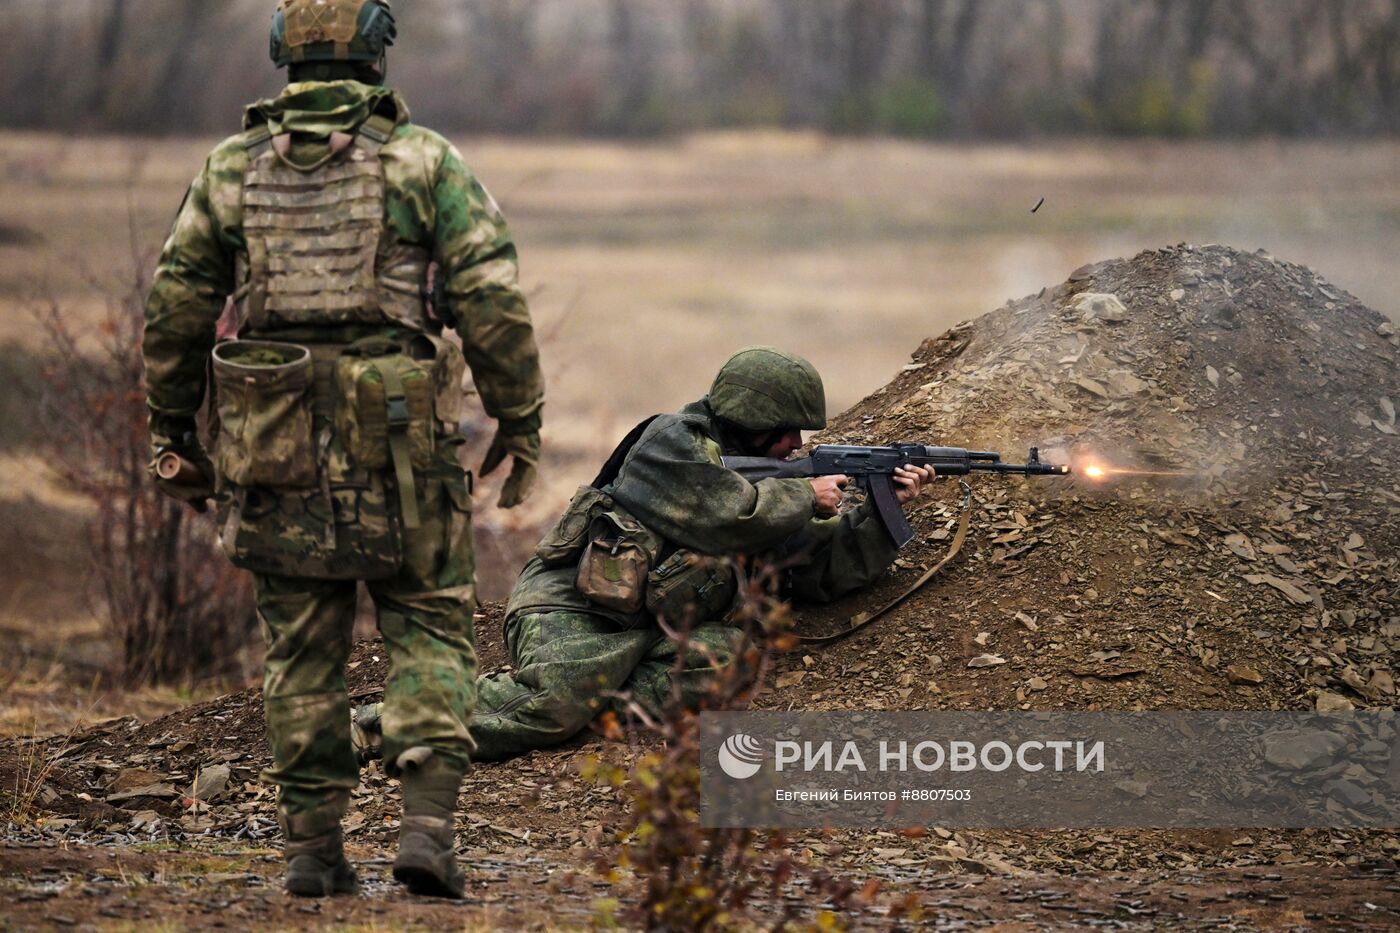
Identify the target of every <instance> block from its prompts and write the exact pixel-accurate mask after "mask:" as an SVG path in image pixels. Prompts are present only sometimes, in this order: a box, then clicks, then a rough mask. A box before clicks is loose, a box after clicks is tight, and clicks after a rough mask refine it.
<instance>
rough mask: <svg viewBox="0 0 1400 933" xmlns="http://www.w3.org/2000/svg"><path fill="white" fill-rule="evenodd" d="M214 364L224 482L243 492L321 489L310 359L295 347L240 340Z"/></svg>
mask: <svg viewBox="0 0 1400 933" xmlns="http://www.w3.org/2000/svg"><path fill="white" fill-rule="evenodd" d="M213 360H214V362H213V370H214V384H215V393H216V395H217V398H218V422H219V433H218V440H217V441H216V443H215V448H214V466H215V469H216V470H217V471H218V472H219V474H220V475H221V476H223V477H224V478H225V479H226V480H227V481H228V482H230V483H233V484H234V485H237V486H268V487H279V488H287V487H290V488H299V487H307V486H314V485H315V484H316V467H317V457H316V447H315V443H314V439H313V437H312V431H311V387H312V382H313V370H312V363H311V351H310V350H308V349H307V348H306V347H302V346H298V345H296V344H292V343H275V342H272V341H259V340H233V341H229V342H226V343H221V344H218V345H217V346H215V347H214V354H213Z"/></svg>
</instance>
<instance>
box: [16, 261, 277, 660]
mask: <svg viewBox="0 0 1400 933" xmlns="http://www.w3.org/2000/svg"><path fill="white" fill-rule="evenodd" d="M137 266H138V268H139V264H137ZM148 284H149V282H148V279H147V276H146V275H145V274H144V273H141V272H139V271H138V272H137V273H136V274H135V275H134V276H133V280H132V282H131V285H130V288H129V289H128V290H127V291H126V293H125V294H123V295H120V296H114V297H111V298H109V300H108V302H107V307H106V311H105V313H104V315H103V316H102V318H101V320H100V322H99V323H98V325H97V326H96V327H94V328H92V329H91V330H90V331H89V330H88V329H81V330H80V329H78V328H77V327H76V326H75V325H74V323H73V320H72V317H71V316H70V315H67V314H65V313H64V311H63V310H62V309H61V308H60V307H59V306H58V305H57V303H53V302H51V303H50V304H49V305H48V306H47V307H46V308H44V309H41V310H39V311H38V312H37V314H36V316H37V319H38V322H39V324H40V326H41V327H42V329H43V331H44V334H45V337H46V342H47V344H48V346H49V347H50V348H51V352H52V356H51V361H50V363H49V365H48V366H47V367H46V368H45V369H44V374H43V375H44V378H43V384H42V386H41V397H40V416H41V420H42V428H41V432H40V433H41V436H42V439H43V446H44V452H45V455H46V459H47V462H48V465H49V467H50V468H51V469H52V470H53V472H54V473H55V474H56V475H57V477H58V478H59V479H60V480H61V481H62V482H63V484H64V485H66V486H67V487H68V488H70V489H72V490H73V491H75V492H77V493H78V494H79V495H81V496H82V497H84V498H85V499H87V500H88V502H90V503H91V505H92V509H93V512H92V517H91V519H90V521H89V527H88V546H89V551H88V554H87V557H88V562H89V565H90V571H91V573H90V576H89V577H88V581H89V584H90V586H91V594H92V596H93V597H94V601H95V602H97V603H98V604H99V606H100V612H101V613H102V614H103V616H104V618H105V620H106V622H107V625H108V628H109V631H110V633H111V635H112V637H113V639H114V640H115V641H116V642H117V644H118V645H119V647H120V654H119V658H118V662H117V663H118V665H119V667H118V669H117V671H116V672H115V673H116V674H117V675H118V676H119V678H120V679H121V681H122V682H123V683H124V684H126V685H128V686H136V685H140V684H147V683H167V684H170V683H174V684H182V683H188V682H191V681H193V680H197V679H203V678H208V677H211V676H212V677H223V676H229V675H234V674H239V673H241V672H242V671H241V668H242V666H243V660H242V659H243V657H244V652H245V649H246V647H247V645H248V642H249V637H250V635H251V634H252V633H253V630H254V628H255V626H256V616H255V614H254V612H253V608H252V598H251V591H250V588H249V586H248V581H247V579H246V576H245V575H244V574H242V573H241V572H240V571H238V570H236V569H234V568H233V567H232V566H231V565H230V564H229V563H228V561H227V560H225V559H224V557H223V555H222V553H221V552H220V550H219V547H218V543H217V540H216V534H215V527H214V523H213V521H212V519H211V518H208V517H205V516H198V515H196V514H195V513H193V512H192V511H190V510H189V508H188V507H187V506H185V505H183V504H181V503H179V502H176V501H174V500H172V499H168V498H166V497H165V496H163V495H161V494H160V493H158V492H157V491H156V487H155V485H154V483H152V482H151V479H150V477H149V475H148V474H147V462H148V461H149V459H150V448H149V439H148V435H147V431H146V405H145V398H146V392H145V388H144V385H143V381H142V365H141V333H142V323H143V318H142V299H143V296H144V295H145V294H146V291H147V286H148Z"/></svg>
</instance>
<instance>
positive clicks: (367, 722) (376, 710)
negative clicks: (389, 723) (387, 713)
mask: <svg viewBox="0 0 1400 933" xmlns="http://www.w3.org/2000/svg"><path fill="white" fill-rule="evenodd" d="M383 710H384V704H383V703H365V704H363V705H361V706H356V707H355V708H353V709H352V710H350V745H351V747H352V748H354V749H355V757H356V758H358V759H360V764H362V765H364V764H368V763H369V762H371V761H374V760H376V759H378V758H382V757H384V720H383Z"/></svg>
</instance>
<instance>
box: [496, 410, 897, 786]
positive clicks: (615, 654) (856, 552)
mask: <svg viewBox="0 0 1400 933" xmlns="http://www.w3.org/2000/svg"><path fill="white" fill-rule="evenodd" d="M745 453H751V452H750V451H745V450H744V449H743V448H742V447H741V446H740V444H739V442H738V440H737V438H736V437H735V433H734V431H733V430H732V429H731V428H730V426H729V425H727V424H725V423H724V422H723V421H721V420H719V419H717V418H716V417H715V414H714V411H713V409H712V407H711V400H710V398H704V399H701V400H700V401H698V402H695V403H693V404H690V405H687V406H686V407H685V408H683V409H681V410H680V411H679V412H677V413H675V414H672V415H663V416H662V417H660V418H658V419H656V420H655V421H653V422H652V423H651V425H650V426H648V428H647V429H646V431H645V432H644V433H643V434H642V436H641V438H640V439H639V440H638V442H637V443H636V445H635V446H634V447H633V448H632V450H631V452H630V453H629V454H628V455H627V458H626V460H625V461H624V464H623V466H622V469H621V472H620V473H619V475H618V477H617V479H616V480H615V481H614V482H613V483H612V484H611V485H610V486H609V487H608V488H607V489H606V490H605V491H607V492H609V493H611V495H612V497H613V498H614V499H615V500H616V501H617V502H618V503H620V504H622V505H623V506H624V507H625V508H626V509H627V510H628V511H629V512H630V513H631V514H632V515H634V516H636V518H637V519H639V520H640V521H641V522H642V523H643V524H644V525H645V526H646V527H647V528H649V529H651V530H652V531H654V532H655V533H657V534H658V535H660V536H661V537H662V538H663V539H665V541H666V542H667V548H686V549H690V550H693V551H695V552H698V553H700V554H709V555H738V554H765V555H769V556H771V557H772V558H774V559H775V560H779V561H782V562H783V563H785V564H786V563H790V564H791V570H790V572H789V574H788V577H787V591H788V595H790V596H791V597H792V598H793V599H795V600H798V601H808V602H826V601H830V600H833V599H837V598H839V597H841V596H843V595H845V594H847V593H850V592H852V591H854V590H857V589H860V588H862V587H864V586H867V585H869V584H870V583H871V582H872V581H874V580H875V578H876V577H878V576H879V575H880V573H882V572H883V571H884V569H885V568H886V567H887V566H889V564H890V562H891V561H893V560H894V557H895V554H896V552H897V550H898V549H897V548H896V547H895V545H894V542H893V541H892V540H891V538H890V536H889V533H888V532H886V531H885V529H884V526H883V525H882V524H881V523H880V521H879V518H878V516H876V515H875V513H874V511H873V507H872V505H871V504H870V503H869V502H866V503H863V504H862V505H860V506H859V507H857V508H855V509H852V510H850V511H848V512H846V513H845V514H844V515H841V516H839V517H835V518H817V517H815V504H816V499H815V496H814V494H813V491H812V486H811V484H810V483H809V482H808V481H807V480H805V479H779V480H772V479H770V480H764V481H762V482H759V483H756V484H751V483H749V482H748V481H747V480H745V479H744V478H743V477H741V476H739V474H737V473H734V472H733V471H730V470H726V469H725V468H724V467H723V466H721V465H720V457H722V456H731V455H743V454H745ZM663 553H664V551H663ZM576 572H577V568H576V567H574V566H563V567H549V566H546V564H545V562H544V561H542V560H541V559H540V558H539V557H538V556H537V557H535V558H533V559H532V560H531V561H530V562H529V563H528V564H526V566H525V569H524V571H523V572H522V573H521V575H520V579H519V580H518V581H517V583H516V585H515V589H514V591H513V592H512V593H511V597H510V604H509V607H508V609H507V616H506V623H505V636H506V644H507V646H508V647H509V648H510V653H511V657H512V658H513V659H514V660H515V663H516V668H517V669H516V672H515V674H514V675H513V676H512V675H498V676H495V677H483V678H481V680H479V681H478V683H477V691H478V693H479V694H480V699H479V705H478V707H477V714H476V718H475V719H474V720H473V721H472V725H471V731H472V738H473V739H474V740H475V742H476V745H477V752H476V757H477V759H478V760H482V761H492V760H499V759H503V758H510V757H512V756H515V755H519V754H522V753H524V752H526V751H528V750H530V749H532V748H539V747H541V746H545V745H551V744H555V743H558V742H562V741H564V740H565V739H567V738H568V737H569V736H571V735H573V734H574V733H576V732H578V731H579V730H580V729H582V728H583V727H584V726H586V725H587V724H588V722H589V721H590V720H591V719H592V718H593V717H594V716H595V715H596V714H597V713H598V711H599V710H600V709H602V708H603V707H604V706H605V701H603V700H600V693H601V692H602V691H605V690H619V689H620V690H626V691H630V692H631V693H632V694H633V696H634V697H635V698H636V699H638V700H639V701H641V702H642V703H644V704H646V705H648V706H649V707H651V708H652V709H662V708H664V707H665V705H666V704H667V703H668V702H669V700H670V696H671V674H672V669H673V667H674V664H675V660H676V645H675V643H674V642H672V641H671V639H669V638H667V637H666V636H664V635H663V634H662V633H661V631H660V629H659V628H658V627H657V626H656V624H655V621H654V620H653V619H651V618H650V617H648V616H647V615H646V614H645V612H643V613H642V614H640V615H628V614H625V613H621V612H616V611H612V610H608V609H604V608H602V607H600V606H598V605H596V604H594V603H591V602H590V601H589V600H588V599H586V598H585V597H584V596H583V595H582V594H580V593H579V592H578V590H577V589H576V587H575V585H574V578H575V575H576ZM697 623H698V624H696V625H695V626H694V627H693V629H692V631H691V636H690V637H691V640H692V642H693V646H692V648H691V650H690V653H689V654H688V656H687V660H686V666H685V669H684V673H683V675H682V676H683V677H684V682H683V683H682V684H680V685H679V686H680V691H679V692H680V697H681V700H682V702H687V703H688V702H691V701H693V700H695V699H696V698H697V697H698V696H699V695H701V694H702V693H703V691H704V689H705V685H706V682H707V680H708V678H709V677H710V676H711V667H710V661H709V660H708V659H707V658H706V657H705V652H704V651H703V649H708V651H709V652H710V653H712V654H713V656H714V659H715V661H716V662H717V663H718V664H719V665H721V666H723V665H728V664H731V663H733V662H734V661H735V659H736V657H737V656H738V654H739V653H740V649H741V636H742V633H741V632H740V630H739V629H737V628H734V627H732V626H730V625H728V624H726V623H725V622H724V621H723V620H721V619H701V620H697Z"/></svg>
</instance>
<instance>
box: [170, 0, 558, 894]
mask: <svg viewBox="0 0 1400 933" xmlns="http://www.w3.org/2000/svg"><path fill="white" fill-rule="evenodd" d="M394 36H395V25H394V18H393V15H392V13H391V11H390V8H389V3H388V2H387V0H281V2H280V3H279V4H278V8H277V10H276V12H275V14H274V17H273V25H272V57H273V60H274V61H275V62H276V63H277V65H278V67H283V66H286V67H288V69H289V78H290V83H289V84H288V86H287V88H286V90H285V91H283V92H282V94H281V95H280V96H278V97H277V98H276V99H274V100H267V101H262V102H260V103H257V104H254V105H253V106H251V107H249V108H248V110H247V112H246V115H245V117H244V132H243V133H241V134H240V135H238V136H234V137H233V138H231V139H229V140H227V141H226V142H224V143H222V144H220V145H219V146H218V147H217V148H216V149H215V150H214V151H213V153H212V154H211V155H210V156H209V159H208V161H207V162H206V163H205V165H204V169H203V171H202V172H201V173H200V175H199V177H198V178H196V179H195V181H194V183H193V185H192V186H191V188H190V190H189V193H188V194H187V195H186V197H185V202H184V204H183V205H182V206H181V208H180V212H179V215H178V216H177V217H176V220H175V225H174V228H173V230H172V231H171V234H170V238H169V240H168V241H167V243H166V245H165V249H164V252H163V254H162V256H161V262H160V266H159V268H158V270H157V272H156V277H155V282H154V284H153V286H152V289H151V294H150V298H149V300H148V302H147V305H146V329H145V342H144V353H145V362H146V380H147V386H148V391H149V399H148V404H149V407H150V428H151V435H152V441H153V443H154V445H155V453H156V460H155V462H154V466H155V467H156V468H157V469H156V471H155V472H156V474H157V477H156V481H157V483H159V484H160V487H161V489H162V490H163V491H165V492H167V493H169V494H170V495H173V496H176V497H178V498H180V499H183V500H186V501H188V502H190V503H191V504H193V505H194V506H195V507H196V508H199V509H200V510H203V507H204V504H205V501H206V500H207V499H209V498H210V497H213V498H214V499H215V501H216V503H217V507H218V517H219V527H220V542H221V544H222V546H223V548H224V550H225V551H226V552H227V553H228V555H229V556H230V557H231V558H232V560H233V561H234V563H235V564H237V565H238V566H240V567H245V568H247V569H249V570H251V571H253V574H254V586H255V591H256V596H257V604H258V613H259V616H260V618H261V620H262V623H263V627H264V630H265V632H266V635H267V640H268V650H267V662H266V677H265V682H264V709H265V713H266V717H267V731H268V739H269V741H270V743H271V746H272V755H273V766H272V767H271V768H270V769H269V770H268V771H267V772H266V775H265V777H266V778H267V779H268V780H270V781H271V782H273V783H275V784H276V785H277V787H278V791H279V793H278V801H277V812H278V819H279V822H280V823H281V827H282V832H283V836H284V838H285V840H286V854H287V859H288V868H287V876H286V885H287V890H288V891H290V892H291V893H293V894H299V895H306V896H324V895H328V894H332V893H342V892H353V891H355V890H356V887H357V883H356V878H355V872H354V870H353V869H352V868H351V866H350V864H349V863H348V862H347V861H346V859H345V855H344V851H343V848H342V844H341V830H340V818H341V816H342V814H343V813H344V811H345V808H346V805H347V802H348V800H349V796H350V791H351V790H352V789H353V788H354V787H355V786H356V784H357V783H358V780H359V776H358V767H357V764H356V759H355V755H354V753H353V751H352V749H351V743H350V732H349V716H348V701H347V697H346V685H345V671H344V668H345V662H346V660H347V658H348V655H349V651H350V638H351V631H352V627H353V621H354V613H355V591H356V581H357V580H364V581H366V582H367V584H368V588H369V592H370V595H371V596H372V597H373V599H374V604H375V608H376V611H377V618H378V624H379V629H380V632H381V633H382V634H383V637H384V642H385V645H386V647H387V649H388V652H389V657H390V662H391V669H390V674H389V678H388V682H387V684H386V685H385V712H384V722H383V728H384V749H385V761H386V767H387V769H388V772H389V773H390V774H391V775H393V776H395V777H398V778H399V779H400V780H401V781H402V787H403V807H404V813H403V821H402V826H401V829H400V835H399V852H398V857H397V859H396V860H395V862H394V877H395V878H397V879H398V880H399V881H401V882H403V883H404V884H406V885H407V886H408V888H409V890H410V891H412V892H414V893H417V894H431V895H440V896H447V897H461V896H462V894H463V891H464V887H465V879H464V877H463V875H462V872H461V870H460V868H458V866H457V864H456V860H455V857H454V852H453V848H454V847H453V815H454V811H455V809H456V801H457V793H458V789H459V787H460V784H461V778H462V775H463V773H464V772H465V770H466V768H467V765H468V759H469V753H470V752H472V751H473V746H472V741H471V738H470V735H469V733H468V731H467V726H468V721H469V718H470V716H471V713H472V710H473V707H474V705H475V701H476V696H475V688H474V685H475V682H476V655H475V649H474V633H473V629H472V613H473V610H474V609H475V602H476V601H475V587H474V573H475V565H474V559H473V554H472V538H471V498H470V493H471V487H470V477H469V475H467V474H465V473H464V472H463V470H462V467H461V465H460V464H459V460H458V450H459V447H460V445H461V443H462V439H461V438H460V436H459V435H458V434H457V430H456V422H457V421H458V420H459V419H460V418H461V417H462V405H463V395H462V388H461V382H462V377H463V375H464V366H463V363H464V357H465V364H466V365H469V366H470V367H471V372H472V375H473V377H474V379H475V383H476V387H477V389H478V390H479V392H480V394H481V400H482V404H483V406H484V407H485V409H486V412H487V414H489V415H490V416H491V417H493V418H495V419H496V420H497V422H498V428H497V432H496V435H495V439H494V440H493V442H492V444H491V447H490V449H489V451H488V452H487V455H486V459H485V461H484V462H483V463H482V473H483V475H484V474H486V473H490V472H491V471H492V470H493V469H495V468H496V467H497V466H498V465H500V464H501V463H502V462H504V460H505V458H506V457H508V456H509V457H511V458H513V459H512V469H511V472H510V475H509V477H508V479H507V480H506V483H505V485H504V487H503V489H502V492H501V497H500V501H499V505H500V506H501V507H503V508H511V507H513V506H515V505H517V504H519V503H520V502H521V501H522V500H523V499H524V498H525V496H526V495H527V494H528V492H529V489H530V486H531V484H532V482H533V480H534V477H535V466H536V463H537V462H538V459H539V429H540V407H541V404H542V402H543V384H542V379H541V376H540V369H539V361H538V354H537V351H536V347H535V338H534V332H533V329H532V327H531V323H530V315H529V311H528V309H527V307H526V303H525V298H524V296H523V295H522V293H521V291H520V288H519V286H518V284H517V270H516V254H515V246H514V243H513V241H512V239H511V235H510V233H509V231H508V230H507V228H506V224H505V220H504V219H503V218H502V217H501V214H500V212H499V210H498V209H497V207H496V204H495V202H494V201H493V200H492V199H491V197H490V195H488V194H487V193H486V191H485V189H483V188H482V186H481V185H480V184H479V183H478V182H477V181H476V179H475V178H474V177H473V176H472V174H471V172H470V171H468V170H467V168H466V167H465V166H464V165H463V164H462V160H461V157H460V156H459V154H458V153H457V151H456V150H455V149H454V148H453V147H452V146H451V145H450V144H449V143H447V141H446V140H444V139H443V138H442V137H441V136H439V135H437V134H436V133H433V132H430V131H428V130H425V129H422V128H421V127H417V126H414V125H412V124H411V123H410V122H409V115H408V108H407V107H406V106H405V104H404V101H403V100H402V98H400V96H399V95H398V94H397V93H395V92H393V91H390V90H388V89H386V88H384V87H383V86H382V80H383V73H384V67H383V66H384V53H385V48H386V47H387V46H388V45H390V44H391V43H392V41H393V39H394ZM229 296H231V297H232V300H233V303H234V308H235V311H236V315H235V320H234V325H235V330H236V333H237V337H238V339H235V340H225V341H223V342H219V343H217V344H216V342H215V340H216V322H217V321H218V319H219V317H220V313H221V310H222V309H223V307H224V305H225V301H226V299H227V298H228V297H229ZM444 326H447V327H450V328H451V329H452V330H455V331H456V333H457V334H458V335H459V336H460V337H461V344H462V346H461V348H460V349H459V348H458V347H457V345H456V344H455V343H452V342H449V341H448V340H446V339H444V338H443V331H444ZM206 373H208V374H210V376H211V378H212V392H213V394H214V399H215V405H213V406H212V415H213V417H211V434H214V435H215V438H216V439H215V443H214V447H213V460H212V461H211V460H210V458H209V457H208V456H206V455H205V452H204V450H203V448H202V446H201V444H200V441H199V439H198V437H197V435H196V429H195V416H196V413H197V412H198V411H199V409H200V407H201V405H202V404H203V402H204V393H205V383H206ZM168 454H177V455H179V457H180V458H183V461H182V460H180V459H176V458H174V457H170V456H167V455H168ZM182 463H183V466H184V470H183V472H181V473H178V474H176V475H174V476H173V477H172V478H165V477H166V476H167V475H169V473H172V472H173V471H167V470H163V469H161V467H168V466H170V465H171V464H175V465H181V464H182ZM191 477H193V479H192V478H191Z"/></svg>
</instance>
